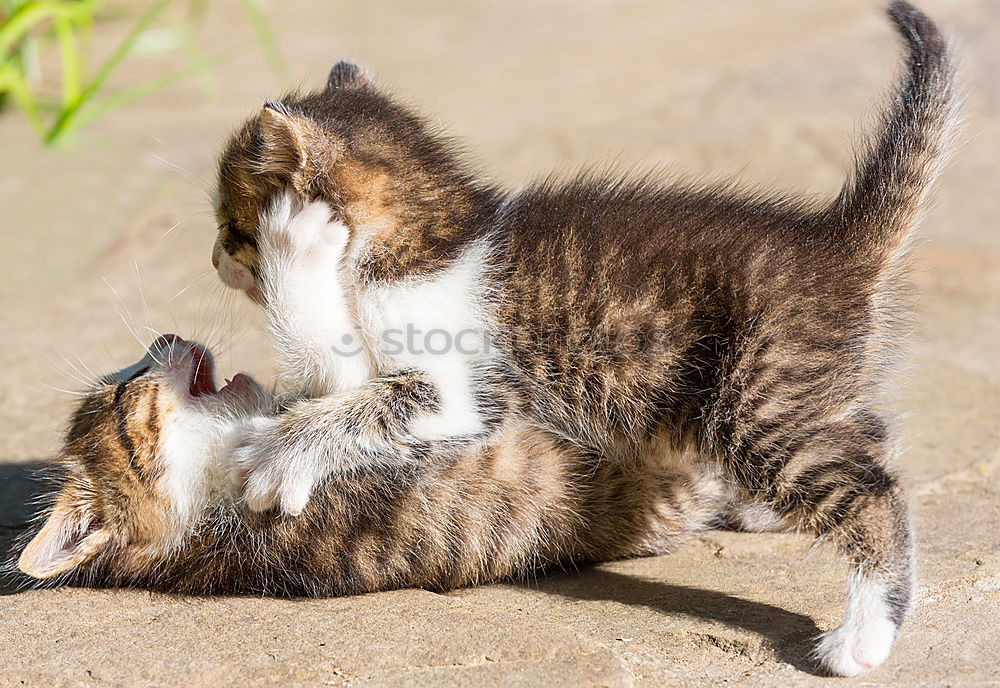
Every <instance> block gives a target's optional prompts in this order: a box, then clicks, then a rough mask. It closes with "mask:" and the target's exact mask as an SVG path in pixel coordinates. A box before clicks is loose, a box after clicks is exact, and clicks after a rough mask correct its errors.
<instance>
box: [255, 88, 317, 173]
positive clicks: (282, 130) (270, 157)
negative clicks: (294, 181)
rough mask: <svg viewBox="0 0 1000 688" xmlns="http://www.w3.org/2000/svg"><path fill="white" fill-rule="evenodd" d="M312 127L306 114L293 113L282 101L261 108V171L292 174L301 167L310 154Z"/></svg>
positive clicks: (266, 104)
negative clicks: (307, 136) (307, 138)
mask: <svg viewBox="0 0 1000 688" xmlns="http://www.w3.org/2000/svg"><path fill="white" fill-rule="evenodd" d="M308 129H309V125H308V123H307V122H306V120H305V118H304V117H300V116H298V115H294V114H292V113H291V112H289V111H288V109H287V108H285V106H284V105H282V104H281V103H273V102H271V103H265V104H264V107H263V108H262V109H261V111H260V130H261V136H262V138H263V147H262V149H261V155H260V168H261V169H260V171H261V172H271V173H274V174H284V175H291V174H294V173H295V172H296V171H298V170H299V169H301V168H302V166H303V165H304V164H305V161H306V158H307V156H308V154H309V145H308V143H307V142H306V135H307V130H308Z"/></svg>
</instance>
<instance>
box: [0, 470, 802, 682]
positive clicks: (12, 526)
mask: <svg viewBox="0 0 1000 688" xmlns="http://www.w3.org/2000/svg"><path fill="white" fill-rule="evenodd" d="M49 465H50V464H48V463H46V462H42V461H33V462H28V463H13V464H0V553H2V556H0V559H2V560H3V561H4V564H5V565H4V567H3V568H4V572H3V574H2V575H0V595H9V594H12V593H15V592H17V591H19V590H22V589H24V587H25V585H26V583H28V582H29V581H28V580H27V579H26V578H25V577H23V576H21V575H20V574H16V573H10V572H11V571H12V570H13V561H14V555H15V554H16V552H15V551H14V548H15V545H16V543H17V539H18V535H20V534H21V533H23V532H24V531H25V530H26V529H27V527H28V526H29V524H30V522H31V520H32V517H33V516H34V515H35V514H36V513H37V511H38V509H40V508H41V507H40V506H39V505H38V498H39V497H40V496H41V495H42V494H44V493H45V491H46V489H47V485H46V480H45V477H44V476H45V471H44V469H45V467H46V466H49ZM531 588H532V589H535V590H540V591H542V592H545V593H548V594H551V595H559V596H562V597H567V598H572V599H577V600H589V601H604V600H607V601H614V602H620V603H622V604H628V605H633V606H640V607H647V608H649V609H653V610H655V611H657V612H660V613H662V614H665V615H684V616H691V617H695V618H699V619H705V620H709V621H717V622H720V623H723V624H725V625H727V626H731V627H734V628H743V629H746V630H748V631H750V632H752V633H756V634H758V635H760V636H761V637H764V638H767V639H768V641H769V644H770V646H771V647H772V649H773V651H774V653H775V655H776V656H777V657H778V659H780V660H782V661H784V662H787V663H788V664H791V665H792V666H794V667H795V668H796V669H799V670H800V671H806V672H810V673H816V672H817V667H816V665H815V664H814V663H813V662H812V661H811V659H810V656H809V652H810V650H811V642H810V641H811V639H813V638H815V637H816V635H818V634H819V632H820V631H819V628H817V626H816V624H815V623H814V622H813V620H812V619H810V618H809V617H807V616H804V615H802V614H796V613H794V612H789V611H787V610H785V609H781V608H780V607H775V606H772V605H769V604H764V603H761V602H752V601H750V600H745V599H742V598H739V597H733V596H732V595H726V594H724V593H721V592H716V591H713V590H701V589H698V588H692V587H688V586H683V585H672V584H668V583H662V582H659V581H652V580H647V579H643V578H637V577H634V576H629V575H625V574H621V573H615V572H612V571H604V570H601V569H586V570H583V571H581V572H580V573H579V574H575V575H569V574H556V575H552V576H550V577H548V578H542V579H539V580H537V581H536V582H533V583H532V585H531Z"/></svg>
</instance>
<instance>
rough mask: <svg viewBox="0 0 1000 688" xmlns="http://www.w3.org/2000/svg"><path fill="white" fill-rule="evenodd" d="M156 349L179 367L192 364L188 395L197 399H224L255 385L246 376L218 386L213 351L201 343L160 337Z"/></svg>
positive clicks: (239, 376)
mask: <svg viewBox="0 0 1000 688" xmlns="http://www.w3.org/2000/svg"><path fill="white" fill-rule="evenodd" d="M152 348H153V350H157V351H161V352H167V351H169V353H168V354H167V360H168V361H169V360H170V359H173V360H174V361H175V362H176V364H177V365H182V364H183V363H185V362H186V363H187V365H188V394H189V395H191V396H192V397H193V398H196V399H197V398H201V397H212V396H222V395H226V394H230V393H236V392H239V391H243V390H246V389H249V388H250V387H252V386H253V385H254V382H253V381H252V380H251V378H250V377H249V376H247V375H244V374H243V373H238V374H237V375H235V376H233V379H232V380H226V384H225V385H223V386H222V387H221V388H217V387H216V385H215V359H214V358H213V357H212V352H211V351H209V350H208V349H207V348H206V347H204V346H202V345H201V344H196V343H195V342H188V341H185V340H184V339H182V338H181V337H178V336H177V335H175V334H165V335H162V336H160V337H159V338H158V339H157V340H156V342H154V343H153V347H152Z"/></svg>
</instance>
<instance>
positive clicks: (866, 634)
mask: <svg viewBox="0 0 1000 688" xmlns="http://www.w3.org/2000/svg"><path fill="white" fill-rule="evenodd" d="M896 631H897V629H896V625H895V624H894V623H893V622H892V621H891V620H890V619H888V618H884V617H883V618H869V619H867V620H865V621H864V623H852V620H848V621H845V622H844V623H843V624H842V625H841V626H839V627H837V628H835V629H833V630H832V631H827V632H826V633H824V634H823V635H821V636H820V639H819V642H818V643H817V645H816V650H815V653H814V654H815V656H816V659H817V660H818V661H819V662H820V664H822V665H823V667H824V668H825V669H826V670H827V671H829V672H830V673H831V674H834V675H836V676H857V675H858V674H863V673H864V672H866V671H870V670H871V669H874V668H875V667H877V666H879V665H880V664H882V663H883V662H884V661H885V660H886V659H887V658H888V657H889V653H890V652H892V646H893V643H894V642H895V640H896Z"/></svg>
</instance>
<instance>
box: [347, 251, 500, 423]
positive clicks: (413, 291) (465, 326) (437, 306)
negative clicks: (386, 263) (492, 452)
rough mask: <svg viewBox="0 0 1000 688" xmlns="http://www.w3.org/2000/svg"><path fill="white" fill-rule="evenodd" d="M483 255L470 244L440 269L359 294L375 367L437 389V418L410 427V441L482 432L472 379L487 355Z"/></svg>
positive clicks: (488, 320)
mask: <svg viewBox="0 0 1000 688" xmlns="http://www.w3.org/2000/svg"><path fill="white" fill-rule="evenodd" d="M488 254H489V246H488V244H487V243H486V242H485V241H481V242H477V243H474V244H472V245H471V246H470V247H469V248H467V249H466V251H465V252H464V253H463V254H462V255H461V256H460V257H459V258H458V259H457V260H456V261H454V262H453V263H452V264H451V265H450V266H448V267H447V268H445V269H443V270H440V271H438V272H436V273H433V274H431V275H428V276H421V277H415V278H411V279H407V280H403V281H401V282H398V283H394V284H392V285H389V286H384V287H373V288H369V289H366V290H365V292H364V293H363V295H361V296H360V298H359V300H358V304H359V310H358V314H359V324H360V326H361V329H362V330H363V331H364V333H365V337H366V339H367V341H368V342H369V345H370V347H371V351H372V355H373V358H374V359H375V361H376V362H377V366H378V368H379V369H380V370H382V371H384V372H394V371H399V370H406V369H409V370H418V371H421V372H423V373H425V374H426V375H428V377H429V378H430V379H431V380H432V381H433V383H434V384H435V386H436V388H437V391H438V394H439V396H440V402H441V403H440V408H439V410H438V412H437V413H435V414H433V415H430V416H424V417H421V418H418V419H416V420H415V421H414V422H413V424H412V426H411V432H412V433H413V434H414V436H416V437H417V438H418V439H423V440H436V439H443V438H448V437H460V436H465V435H474V434H477V433H479V432H480V431H481V430H482V420H481V419H480V415H479V412H478V410H477V408H476V404H475V402H474V396H473V389H472V386H473V382H472V373H473V370H474V368H475V367H476V366H477V365H480V364H482V363H483V362H484V361H486V360H487V359H488V358H489V357H490V356H491V355H492V351H491V349H490V340H489V337H490V334H491V332H492V323H491V318H490V315H489V308H488V304H489V300H488V298H487V296H488V294H487V290H488V286H487V285H488V281H487V279H486V266H487V258H488Z"/></svg>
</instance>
